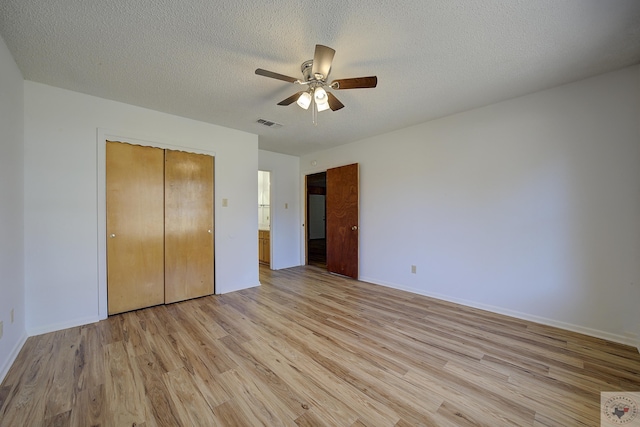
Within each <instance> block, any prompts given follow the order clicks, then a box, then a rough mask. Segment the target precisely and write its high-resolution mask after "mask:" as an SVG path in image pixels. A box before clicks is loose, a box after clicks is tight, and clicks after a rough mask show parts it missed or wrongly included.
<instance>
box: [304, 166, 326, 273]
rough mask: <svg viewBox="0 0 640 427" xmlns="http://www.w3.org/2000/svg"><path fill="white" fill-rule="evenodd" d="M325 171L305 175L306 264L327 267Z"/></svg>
mask: <svg viewBox="0 0 640 427" xmlns="http://www.w3.org/2000/svg"><path fill="white" fill-rule="evenodd" d="M326 196H327V173H326V172H320V173H316V174H313V175H308V176H307V224H308V227H307V264H309V265H315V266H317V267H321V268H326V267H327V222H326Z"/></svg>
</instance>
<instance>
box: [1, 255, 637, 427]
mask: <svg viewBox="0 0 640 427" xmlns="http://www.w3.org/2000/svg"><path fill="white" fill-rule="evenodd" d="M260 281H261V283H262V286H260V287H256V288H250V289H244V290H242V291H238V292H233V293H229V294H225V295H217V296H208V297H203V298H199V299H196V300H191V301H184V302H180V303H176V304H172V305H168V306H157V307H152V308H149V309H144V310H139V311H135V312H130V313H124V314H119V315H115V316H112V317H109V318H108V319H106V320H104V321H101V322H98V323H95V324H92V325H85V326H82V327H78V328H71V329H67V330H63V331H58V332H53V333H50V334H44V335H40V336H34V337H30V338H29V339H27V341H26V343H25V345H24V346H23V348H22V350H21V352H20V354H19V355H18V357H17V358H16V361H15V363H14V365H13V366H12V367H11V369H10V370H9V372H8V373H7V375H6V377H5V379H4V381H3V383H2V384H0V426H2V427H4V426H111V425H113V426H133V425H135V426H137V427H142V426H144V427H155V426H160V427H164V426H176V425H203V426H253V425H266V426H271V425H277V426H291V427H293V426H314V427H315V426H345V427H347V426H350V427H363V426H375V427H378V426H380V427H382V426H389V427H391V426H396V427H407V426H438V427H460V426H487V427H495V426H527V427H542V426H547V427H549V426H554V427H555V426H571V427H573V426H578V427H587V426H589V427H590V426H595V425H598V423H599V419H600V418H599V417H600V412H599V411H600V393H601V392H602V391H617V392H622V391H640V354H638V351H637V349H635V348H632V347H629V346H625V345H620V344H616V343H612V342H609V341H606V340H602V339H599V338H594V337H589V336H585V335H581V334H578V333H575V332H571V331H565V330H562V329H558V328H554V327H548V326H544V325H539V324H535V323H532V322H528V321H525V320H521V319H514V318H510V317H508V316H504V315H499V314H495V313H491V312H487V311H483V310H478V309H474V308H471V307H464V306H460V305H457V304H454V303H450V302H446V301H440V300H436V299H433V298H429V297H425V296H422V295H415V294H411V293H408V292H402V291H398V290H395V289H391V288H386V287H383V286H378V285H372V284H369V283H364V282H359V281H355V280H351V279H348V278H343V277H339V276H333V275H330V274H327V273H326V272H325V271H323V270H321V269H319V268H316V267H297V268H291V269H286V270H280V271H272V270H269V269H268V268H266V267H261V268H260Z"/></svg>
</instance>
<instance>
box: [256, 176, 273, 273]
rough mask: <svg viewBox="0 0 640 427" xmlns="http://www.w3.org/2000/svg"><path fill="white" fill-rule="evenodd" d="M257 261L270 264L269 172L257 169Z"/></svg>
mask: <svg viewBox="0 0 640 427" xmlns="http://www.w3.org/2000/svg"><path fill="white" fill-rule="evenodd" d="M258 262H259V263H260V264H264V265H267V266H270V265H271V172H269V171H258Z"/></svg>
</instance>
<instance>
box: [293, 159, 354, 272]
mask: <svg viewBox="0 0 640 427" xmlns="http://www.w3.org/2000/svg"><path fill="white" fill-rule="evenodd" d="M305 189H306V207H307V209H306V212H307V216H306V224H307V227H306V236H305V242H306V258H307V262H306V263H307V264H309V265H316V266H319V267H322V268H325V269H327V271H329V272H330V273H334V274H339V275H341V276H346V277H351V278H353V279H358V271H359V267H358V264H359V261H358V258H359V234H360V231H359V230H360V226H359V216H360V215H359V192H360V191H359V166H358V164H357V163H353V164H350V165H345V166H339V167H336V168H331V169H328V170H327V171H326V172H320V173H315V174H311V175H307V176H306V184H305Z"/></svg>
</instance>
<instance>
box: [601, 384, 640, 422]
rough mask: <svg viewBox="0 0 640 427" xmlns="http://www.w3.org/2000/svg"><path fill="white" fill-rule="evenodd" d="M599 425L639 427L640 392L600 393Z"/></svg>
mask: <svg viewBox="0 0 640 427" xmlns="http://www.w3.org/2000/svg"><path fill="white" fill-rule="evenodd" d="M600 406H601V411H600V425H601V426H602V427H611V426H620V425H623V426H627V427H636V426H637V427H640V413H639V409H640V392H638V393H632V392H624V391H620V392H609V391H606V392H602V393H600Z"/></svg>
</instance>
